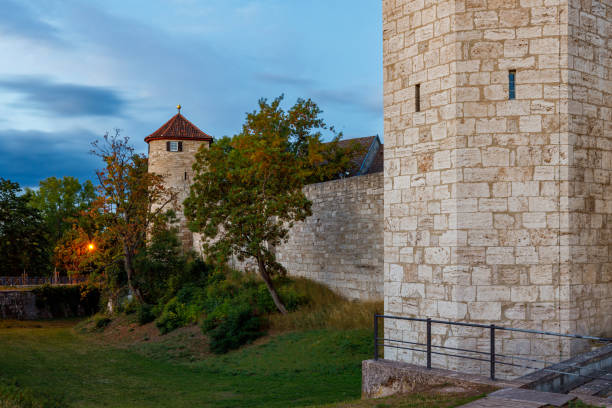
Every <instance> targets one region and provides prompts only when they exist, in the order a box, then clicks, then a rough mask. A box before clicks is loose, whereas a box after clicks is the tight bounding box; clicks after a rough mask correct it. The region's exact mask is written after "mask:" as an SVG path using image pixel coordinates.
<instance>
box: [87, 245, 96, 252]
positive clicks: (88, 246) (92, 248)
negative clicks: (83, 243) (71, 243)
mask: <svg viewBox="0 0 612 408" xmlns="http://www.w3.org/2000/svg"><path fill="white" fill-rule="evenodd" d="M94 248H95V247H94V244H89V245H87V249H89V250H90V251H93V250H94Z"/></svg>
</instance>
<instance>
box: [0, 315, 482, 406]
mask: <svg viewBox="0 0 612 408" xmlns="http://www.w3.org/2000/svg"><path fill="white" fill-rule="evenodd" d="M76 323H77V321H76V320H68V321H48V322H25V323H24V322H2V321H0V362H1V363H0V378H4V379H13V380H16V381H17V382H18V384H19V385H20V386H22V387H25V388H26V389H29V390H30V391H32V392H33V393H34V394H39V393H40V394H43V395H51V396H59V397H60V398H63V400H64V401H65V403H66V405H67V406H71V407H190V408H195V407H209V406H210V407H212V406H214V407H298V406H313V405H314V406H329V407H332V406H333V407H451V406H456V405H457V403H459V402H463V403H464V402H466V401H467V400H466V396H465V395H458V396H457V395H447V396H446V395H445V396H440V395H435V394H430V395H427V394H419V395H414V396H411V397H399V398H398V397H391V398H390V399H385V400H371V401H359V397H360V388H361V361H362V360H364V359H367V358H369V357H370V354H371V333H370V331H369V330H344V331H340V330H333V329H325V330H309V331H302V332H294V333H286V334H281V335H277V336H272V337H270V338H268V339H264V340H263V341H258V343H257V344H255V345H251V346H248V347H245V348H243V349H241V350H239V351H235V352H231V353H229V354H226V355H223V356H215V355H208V354H207V355H205V356H203V357H202V358H201V359H200V360H199V361H194V362H189V361H188V360H186V359H185V358H181V357H180V356H179V357H177V358H174V357H172V355H173V354H172V353H166V352H164V350H161V349H160V343H146V342H145V343H143V344H141V345H140V346H138V347H137V348H135V347H128V348H125V347H123V348H117V347H115V346H111V345H109V344H106V343H101V342H100V341H94V340H95V339H94V338H92V336H91V335H84V334H82V333H80V332H79V331H78V330H75V329H74V326H75V324H76ZM177 339H180V336H179V337H177ZM163 344H166V345H167V346H168V347H172V345H170V344H167V343H163ZM164 347H166V346H164ZM174 347H179V348H180V346H179V345H176V344H175V345H174ZM0 399H1V398H0ZM472 399H473V398H472ZM343 401H348V402H346V403H344V402H343ZM351 401H352V402H351ZM330 404H331V405H330ZM0 406H3V405H2V401H0ZM7 406H9V407H12V405H7Z"/></svg>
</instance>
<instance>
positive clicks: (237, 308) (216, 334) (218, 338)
mask: <svg viewBox="0 0 612 408" xmlns="http://www.w3.org/2000/svg"><path fill="white" fill-rule="evenodd" d="M231 306H233V307H230V308H229V310H227V314H226V315H225V316H224V318H223V319H222V320H221V321H220V322H218V324H217V325H216V327H214V324H213V321H212V320H207V321H206V323H205V324H204V325H203V329H204V332H205V333H207V334H208V336H209V339H210V343H209V344H210V350H211V351H212V352H213V353H216V354H222V353H227V352H228V351H229V350H233V349H237V348H238V347H240V346H242V345H243V344H246V343H250V342H252V341H253V340H255V339H257V338H259V337H261V336H262V335H263V334H264V331H263V319H262V318H261V317H259V316H256V315H254V314H253V308H252V307H251V305H249V304H246V303H240V304H235V305H231Z"/></svg>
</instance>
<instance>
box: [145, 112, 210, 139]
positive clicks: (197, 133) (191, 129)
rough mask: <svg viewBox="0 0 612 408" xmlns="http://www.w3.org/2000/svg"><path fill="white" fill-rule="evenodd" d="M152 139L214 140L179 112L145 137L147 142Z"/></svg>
mask: <svg viewBox="0 0 612 408" xmlns="http://www.w3.org/2000/svg"><path fill="white" fill-rule="evenodd" d="M152 140H203V141H209V142H212V141H213V138H212V136H210V135H209V134H207V133H204V132H202V131H201V130H200V129H198V127H197V126H196V125H194V124H193V123H191V122H190V121H188V120H187V119H185V117H184V116H183V115H181V114H180V113H177V114H176V115H174V116H173V117H172V118H170V120H169V121H167V122H166V123H165V124H164V125H163V126H162V127H160V128H159V129H157V130H156V131H155V132H153V133H151V134H150V135H149V136H147V137H145V142H147V143H149V142H150V141H152Z"/></svg>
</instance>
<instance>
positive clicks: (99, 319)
mask: <svg viewBox="0 0 612 408" xmlns="http://www.w3.org/2000/svg"><path fill="white" fill-rule="evenodd" d="M111 321H112V320H111V318H110V317H108V316H106V315H103V314H97V315H95V316H94V317H93V323H94V327H95V328H96V329H104V328H105V327H106V326H108V325H109V324H110V322H111Z"/></svg>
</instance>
